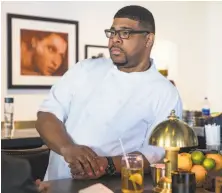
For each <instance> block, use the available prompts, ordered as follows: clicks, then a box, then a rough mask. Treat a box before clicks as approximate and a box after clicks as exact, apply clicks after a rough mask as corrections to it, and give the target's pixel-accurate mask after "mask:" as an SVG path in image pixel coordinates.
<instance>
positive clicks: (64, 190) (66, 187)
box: [47, 175, 207, 193]
mask: <svg viewBox="0 0 222 193" xmlns="http://www.w3.org/2000/svg"><path fill="white" fill-rule="evenodd" d="M144 182H145V184H144V185H145V188H144V189H145V190H144V193H152V188H153V186H152V179H151V177H150V176H149V175H146V176H145V178H144ZM96 183H101V184H103V185H105V186H106V187H108V188H109V189H111V190H112V191H113V192H114V193H121V178H120V176H113V177H108V176H107V177H102V178H100V179H99V180H73V179H63V180H54V181H49V184H50V188H49V191H48V192H47V193H78V191H79V190H81V189H83V188H86V187H88V186H91V185H93V184H96ZM205 192H207V191H204V190H203V189H197V191H196V193H205Z"/></svg>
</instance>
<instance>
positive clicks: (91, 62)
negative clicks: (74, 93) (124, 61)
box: [76, 58, 113, 69]
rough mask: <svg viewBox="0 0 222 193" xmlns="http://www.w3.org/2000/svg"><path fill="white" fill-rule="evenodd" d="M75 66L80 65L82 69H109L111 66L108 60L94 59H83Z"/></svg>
mask: <svg viewBox="0 0 222 193" xmlns="http://www.w3.org/2000/svg"><path fill="white" fill-rule="evenodd" d="M76 65H81V67H82V68H84V69H92V68H93V69H94V68H109V67H111V66H113V63H112V60H111V59H110V58H96V59H84V60H82V61H80V62H78V63H77V64H76Z"/></svg>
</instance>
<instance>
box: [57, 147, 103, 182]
mask: <svg viewBox="0 0 222 193" xmlns="http://www.w3.org/2000/svg"><path fill="white" fill-rule="evenodd" d="M61 154H62V156H63V157H64V159H65V161H66V162H67V163H69V167H70V169H71V173H72V176H73V177H74V176H85V177H84V178H86V177H87V178H92V177H95V176H100V175H101V174H102V173H103V172H104V170H105V168H103V167H102V166H100V165H101V164H100V159H98V156H97V154H96V153H95V152H94V151H93V150H91V149H90V148H89V147H87V146H83V145H72V146H70V147H67V148H63V149H61Z"/></svg>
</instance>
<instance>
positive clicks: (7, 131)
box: [4, 97, 14, 138]
mask: <svg viewBox="0 0 222 193" xmlns="http://www.w3.org/2000/svg"><path fill="white" fill-rule="evenodd" d="M13 117H14V98H12V97H6V98H5V104H4V138H11V136H12V131H13V129H14V120H13Z"/></svg>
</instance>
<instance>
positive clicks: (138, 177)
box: [129, 173, 143, 185]
mask: <svg viewBox="0 0 222 193" xmlns="http://www.w3.org/2000/svg"><path fill="white" fill-rule="evenodd" d="M129 180H131V181H132V182H135V183H137V184H139V185H142V183H143V177H142V175H141V174H138V173H135V174H132V175H130V177H129Z"/></svg>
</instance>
